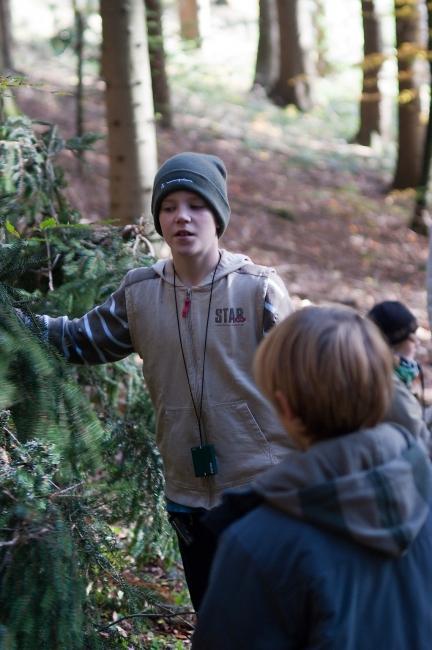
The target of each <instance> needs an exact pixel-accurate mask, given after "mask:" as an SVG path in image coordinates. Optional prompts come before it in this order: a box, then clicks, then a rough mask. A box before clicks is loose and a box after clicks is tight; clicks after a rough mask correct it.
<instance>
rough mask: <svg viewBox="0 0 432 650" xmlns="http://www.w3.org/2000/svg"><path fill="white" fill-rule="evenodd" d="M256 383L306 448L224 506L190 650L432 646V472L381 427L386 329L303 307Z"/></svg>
mask: <svg viewBox="0 0 432 650" xmlns="http://www.w3.org/2000/svg"><path fill="white" fill-rule="evenodd" d="M255 373H256V378H257V381H258V384H259V386H260V387H261V389H262V390H263V392H264V393H265V395H266V396H267V397H268V399H269V400H270V401H271V402H272V403H273V404H274V406H275V407H276V408H277V410H278V412H279V415H280V418H281V421H282V422H283V424H284V426H285V428H286V430H287V431H289V432H290V434H291V435H292V436H293V437H294V438H295V440H296V442H297V446H298V451H293V452H291V453H290V454H289V456H288V457H287V458H286V460H283V461H282V462H281V463H280V464H279V465H278V466H275V467H274V468H271V469H270V470H268V471H266V472H265V473H264V474H262V475H261V476H259V477H257V479H256V480H255V481H254V483H253V485H252V489H249V490H248V491H244V492H240V491H232V492H231V493H228V494H227V495H226V498H225V504H224V505H223V506H221V507H220V509H222V508H225V509H226V510H229V509H230V508H231V511H233V512H234V511H237V512H242V511H243V516H242V517H241V518H240V519H238V520H237V521H235V522H234V523H232V524H231V525H230V526H229V527H228V529H227V530H225V532H224V533H223V535H222V538H221V542H220V545H219V548H218V551H217V554H216V558H215V562H214V565H213V570H212V574H211V578H210V584H209V588H208V591H207V594H206V596H205V598H204V601H203V604H202V607H201V609H200V611H199V614H198V625H197V630H196V633H195V636H194V640H193V648H194V650H201V649H204V648H205V650H216V649H217V650H220V648H223V649H224V650H234V649H235V650H242V649H244V650H246V649H247V650H254V649H256V650H264V649H266V648H268V649H269V650H270V649H271V650H282V648H283V649H284V650H289V649H292V650H294V649H296V650H297V649H298V648H329V649H330V648H331V649H332V650H354V649H355V650H370V648H392V650H406V648H410V650H420V649H421V648H426V647H428V646H429V644H430V638H431V634H432V610H431V608H430V593H431V591H430V590H431V588H432V563H431V562H430V558H431V556H432V555H431V554H432V517H431V513H430V502H431V485H432V470H431V466H430V462H429V460H428V458H427V456H426V454H425V453H424V451H423V450H422V449H421V448H420V447H419V446H418V445H417V444H416V442H415V440H414V438H413V437H412V436H411V435H409V434H408V433H406V432H405V431H404V430H403V429H402V428H399V427H398V426H397V425H393V424H390V423H382V422H381V421H382V418H383V416H384V414H385V412H386V410H387V409H388V406H389V403H390V401H391V399H392V374H393V363H392V357H391V353H390V351H389V348H388V346H387V344H386V343H385V341H384V340H383V338H382V336H381V335H380V333H379V331H378V329H377V328H376V327H375V325H374V324H373V323H372V322H370V321H369V320H368V319H365V318H362V317H361V316H360V315H359V314H357V313H356V312H355V311H353V310H351V309H348V308H339V307H334V308H333V307H307V308H305V309H302V310H300V311H298V312H295V313H294V314H292V315H291V316H289V317H288V318H287V319H286V320H284V321H283V322H282V323H281V324H280V325H278V326H277V327H276V328H275V329H273V330H272V331H271V332H270V333H269V334H268V336H267V337H266V339H265V340H264V341H263V343H261V345H260V347H259V349H258V352H257V355H256V360H255ZM242 503H243V505H242ZM244 504H246V506H245V505H244ZM248 508H249V511H247V512H246V513H245V512H244V511H245V510H248ZM213 517H214V515H213Z"/></svg>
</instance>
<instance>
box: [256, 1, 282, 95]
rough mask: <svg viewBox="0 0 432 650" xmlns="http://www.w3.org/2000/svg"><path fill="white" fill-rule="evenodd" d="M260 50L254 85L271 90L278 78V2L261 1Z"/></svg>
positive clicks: (258, 50)
mask: <svg viewBox="0 0 432 650" xmlns="http://www.w3.org/2000/svg"><path fill="white" fill-rule="evenodd" d="M258 29H259V34H258V49H257V58H256V64H255V78H254V82H253V85H254V86H262V87H263V88H266V89H267V90H268V89H270V88H271V87H272V86H273V84H274V83H275V81H276V79H277V77H278V68H279V56H278V55H279V26H278V14H277V6H276V0H259V23H258Z"/></svg>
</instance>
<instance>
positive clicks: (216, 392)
mask: <svg viewBox="0 0 432 650" xmlns="http://www.w3.org/2000/svg"><path fill="white" fill-rule="evenodd" d="M151 205H152V214H153V219H154V225H155V229H156V231H157V232H158V233H159V234H160V235H162V237H163V238H164V240H165V242H166V243H167V244H168V246H169V247H170V250H171V257H170V258H169V259H161V260H159V261H157V262H156V263H155V264H153V265H152V266H150V267H146V268H137V269H134V270H132V271H130V272H129V273H128V274H127V275H126V277H125V278H124V281H123V283H122V284H121V286H120V288H119V289H118V290H117V291H115V292H114V293H113V294H112V295H111V296H110V297H109V298H108V300H107V301H106V302H105V303H104V304H103V305H100V306H98V307H95V308H94V309H93V310H92V311H90V312H89V313H88V314H85V315H84V316H83V317H82V318H77V319H74V320H70V319H69V318H67V317H66V316H64V317H59V318H50V317H49V316H43V317H41V318H40V325H41V328H42V329H43V330H45V332H46V333H47V335H48V339H49V341H50V342H51V343H52V344H54V345H55V346H56V347H57V348H58V349H59V350H60V351H61V352H62V353H64V354H65V355H66V356H67V357H68V359H69V360H70V361H72V362H75V363H106V362H110V361H117V360H119V359H121V358H123V357H125V356H127V355H128V354H130V353H133V352H134V353H137V354H138V355H139V356H140V357H141V358H142V362H143V374H144V378H145V382H146V386H147V388H148V390H149V393H150V397H151V399H152V402H153V405H154V407H155V415H156V443H157V445H158V448H159V451H160V454H161V457H162V461H163V466H164V475H165V493H166V499H167V510H168V513H169V519H170V521H171V523H172V525H173V527H174V529H175V531H176V533H177V537H178V541H179V547H180V552H181V556H182V560H183V565H184V569H185V574H186V580H187V583H188V587H189V591H190V595H191V599H192V603H193V606H194V608H195V609H196V610H198V608H199V605H200V602H201V598H202V596H203V594H204V592H205V589H206V586H207V578H208V574H209V570H210V566H211V562H212V558H213V553H214V550H215V544H216V542H215V540H214V538H213V537H212V536H211V535H210V534H209V531H208V529H207V528H206V527H204V526H203V525H202V523H201V518H202V515H203V514H204V513H205V512H206V511H208V510H209V509H212V508H213V507H214V506H216V505H217V504H218V503H219V501H220V499H221V495H222V492H223V490H225V489H226V488H228V487H236V486H240V485H246V484H248V483H250V482H251V481H252V480H253V479H254V478H255V477H256V476H257V475H258V474H260V473H261V472H263V471H264V470H265V469H267V468H269V467H270V466H272V465H273V464H275V463H277V462H279V461H280V460H281V459H282V458H283V457H284V456H285V455H286V454H287V452H289V450H290V448H291V443H290V440H289V438H287V436H286V435H285V434H284V432H283V429H282V425H281V423H280V422H279V419H278V417H277V414H276V412H275V411H274V409H273V408H272V406H271V405H270V404H269V403H268V402H267V400H266V399H265V398H264V397H263V396H262V395H261V393H260V392H259V391H258V389H257V387H256V385H255V382H254V380H253V377H252V359H253V356H254V353H255V350H256V347H257V345H258V343H259V342H260V340H261V339H262V338H263V337H264V335H265V334H266V332H267V331H269V330H270V328H271V327H273V325H274V324H275V323H277V322H278V321H279V320H281V319H282V318H283V317H284V316H286V315H287V314H288V313H289V312H290V311H291V310H292V307H291V301H290V299H289V296H288V293H287V291H286V289H285V287H284V284H283V282H282V281H281V279H280V278H279V276H278V274H277V273H276V272H275V270H274V269H271V268H268V267H264V266H258V265H257V264H254V263H253V262H252V261H251V260H250V259H249V258H248V257H246V256H245V255H242V254H234V253H230V252H228V251H226V250H224V249H222V248H220V245H219V243H220V238H221V237H222V235H223V233H224V232H225V229H226V227H227V226H228V222H229V219H230V206H229V201H228V192H227V172H226V169H225V165H224V163H223V161H222V160H221V159H220V158H218V157H217V156H214V155H211V154H202V153H196V152H184V153H180V154H178V155H175V156H173V157H172V158H169V159H168V160H166V161H165V162H164V163H163V164H162V166H161V167H160V169H159V171H158V172H157V174H156V177H155V179H154V186H153V194H152V203H151Z"/></svg>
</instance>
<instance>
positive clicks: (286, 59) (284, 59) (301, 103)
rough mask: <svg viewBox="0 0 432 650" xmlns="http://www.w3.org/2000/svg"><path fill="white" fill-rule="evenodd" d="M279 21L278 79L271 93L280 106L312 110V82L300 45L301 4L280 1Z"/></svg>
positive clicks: (290, 0)
mask: <svg viewBox="0 0 432 650" xmlns="http://www.w3.org/2000/svg"><path fill="white" fill-rule="evenodd" d="M277 9H278V18H279V41H280V46H279V78H278V80H277V81H276V83H275V84H274V85H273V87H272V88H271V90H270V92H269V93H268V95H269V97H270V99H271V100H272V101H273V102H274V103H275V104H276V105H277V106H288V105H289V104H293V105H294V106H296V107H297V108H298V109H299V110H301V111H307V110H309V109H310V108H311V98H310V88H309V80H308V77H307V73H306V64H305V60H304V53H303V50H302V47H301V44H300V33H299V25H298V0H277Z"/></svg>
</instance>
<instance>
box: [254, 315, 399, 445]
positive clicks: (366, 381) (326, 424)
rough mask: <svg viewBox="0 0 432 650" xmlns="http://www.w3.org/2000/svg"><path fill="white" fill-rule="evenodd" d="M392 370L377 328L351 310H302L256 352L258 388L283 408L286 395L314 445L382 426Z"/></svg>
mask: <svg viewBox="0 0 432 650" xmlns="http://www.w3.org/2000/svg"><path fill="white" fill-rule="evenodd" d="M392 372H393V364H392V358H391V353H390V351H389V348H388V345H387V344H386V343H385V341H384V340H383V338H382V336H381V333H380V332H379V330H378V328H377V327H376V326H375V325H374V324H373V323H372V322H371V321H369V320H368V319H365V318H362V317H361V316H360V315H359V314H358V313H357V312H355V311H354V310H353V309H350V308H348V307H305V308H304V309H301V310H299V311H296V312H294V313H293V314H291V315H290V316H289V317H288V318H286V319H285V320H284V321H282V322H281V323H280V324H279V325H277V326H276V327H275V328H274V329H273V330H272V331H271V332H270V333H269V334H268V335H267V337H266V338H265V339H264V341H263V342H262V343H261V344H260V346H259V347H258V350H257V353H256V356H255V362H254V373H255V378H256V381H257V384H258V386H259V387H260V388H261V390H262V391H263V392H264V394H265V395H266V397H268V398H269V400H270V401H271V402H272V403H273V404H274V405H275V406H276V408H277V407H278V403H277V400H276V398H275V394H276V391H281V392H282V394H283V395H284V396H285V398H286V401H287V402H288V404H289V406H290V408H291V409H292V411H293V413H294V415H295V416H297V417H298V418H299V419H300V420H301V422H302V424H303V425H304V429H305V433H306V435H307V436H308V437H309V438H311V439H313V440H317V439H320V438H329V437H334V436H339V435H344V434H346V433H350V432H352V431H357V430H358V429H361V428H364V427H371V426H374V425H375V424H377V423H378V422H379V421H380V420H381V419H382V418H383V416H384V414H385V412H386V411H387V409H388V407H389V405H390V400H391V396H392Z"/></svg>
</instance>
